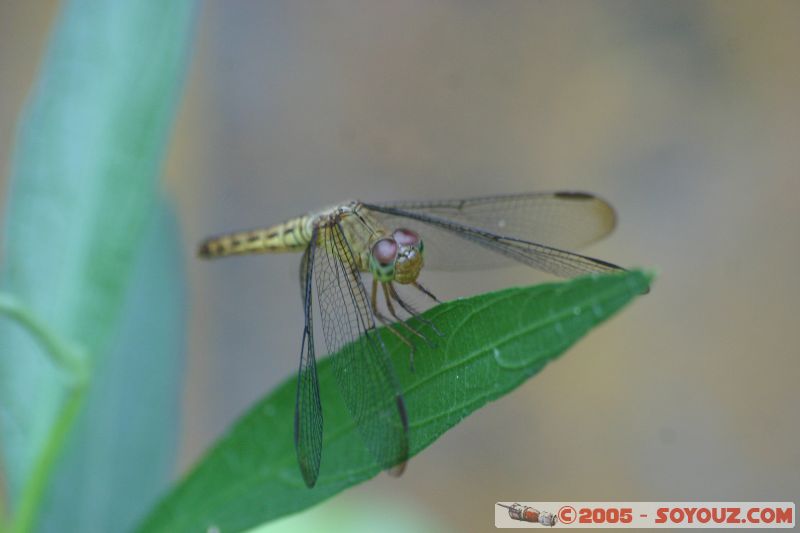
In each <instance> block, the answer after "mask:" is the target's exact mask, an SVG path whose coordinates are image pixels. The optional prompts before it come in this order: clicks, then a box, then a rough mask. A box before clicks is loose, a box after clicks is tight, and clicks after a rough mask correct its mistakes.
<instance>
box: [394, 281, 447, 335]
mask: <svg viewBox="0 0 800 533" xmlns="http://www.w3.org/2000/svg"><path fill="white" fill-rule="evenodd" d="M389 293H390V294H391V296H392V298H393V299H394V301H395V302H397V303H398V304H400V307H402V308H403V309H404V310H405V312H406V313H408V314H409V315H411V316H413V317H414V318H416V319H417V320H419V321H420V322H422V323H423V324H425V325H426V326H428V327H429V328H431V329H432V330H433V332H434V333H436V334H437V335H438V336H440V337H444V333H442V332H441V331H439V328H437V327H436V324H434V323H433V322H432V321H430V320H428V319H427V318H424V317H422V316H420V314H419V311H417V310H416V309H414V307H413V306H412V305H411V304H409V303H408V302H406V301H404V300H403V299H402V298H400V294H398V293H397V290H396V289H395V288H394V285H390V286H389ZM437 301H438V300H437Z"/></svg>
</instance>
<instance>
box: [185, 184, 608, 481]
mask: <svg viewBox="0 0 800 533" xmlns="http://www.w3.org/2000/svg"><path fill="white" fill-rule="evenodd" d="M615 225H616V215H615V212H614V209H613V208H612V207H611V205H609V203H608V202H606V201H605V200H603V199H601V198H599V197H597V196H595V195H593V194H590V193H585V192H575V191H560V192H544V193H541V192H537V193H527V194H512V195H500V196H486V197H480V198H466V199H455V200H434V201H410V202H393V203H367V202H361V201H357V200H353V201H347V202H343V203H340V204H337V205H334V206H332V207H328V208H325V209H321V210H319V211H315V212H311V213H307V214H305V215H302V216H299V217H296V218H292V219H290V220H287V221H285V222H283V223H281V224H277V225H274V226H271V227H267V228H262V229H253V230H246V231H236V232H231V233H226V234H223V235H218V236H214V237H209V238H207V239H205V240H204V241H202V242H201V243H200V245H199V247H198V255H199V256H200V257H202V258H218V257H226V256H235V255H242V254H257V253H271V252H300V253H302V259H301V261H300V292H301V296H302V303H303V314H304V318H305V321H304V326H303V336H302V342H301V349H300V367H299V371H298V376H297V392H296V402H295V415H294V444H295V450H296V454H297V461H298V464H299V467H300V472H301V474H302V477H303V480H304V481H305V484H306V485H307V486H308V487H309V488H311V487H313V486H314V485H315V483H316V482H317V478H318V476H319V470H320V464H321V460H322V435H323V417H322V403H321V400H320V389H319V376H318V374H317V364H316V358H317V351H316V344H315V337H314V315H315V313H314V301H315V300H316V308H317V309H318V312H317V317H318V318H319V320H320V321H321V322H322V332H323V337H324V339H325V345H326V347H327V350H328V353H330V354H332V366H333V372H334V374H335V376H336V382H337V384H338V389H339V391H340V393H341V395H342V398H343V400H344V403H345V405H346V407H347V410H348V411H349V414H350V416H351V417H352V418H353V420H354V422H355V426H356V427H357V428H358V432H359V433H360V435H361V437H362V440H363V442H364V444H365V445H366V447H367V448H368V449H369V452H370V453H371V455H372V457H373V458H374V459H375V461H376V462H377V463H378V465H380V466H381V467H382V468H383V469H385V470H388V471H389V472H390V473H394V474H397V475H399V474H400V473H402V471H403V468H404V467H405V464H406V461H407V460H408V456H409V426H408V414H407V412H406V406H405V401H404V398H403V392H402V389H401V386H400V383H399V381H398V378H397V374H396V370H395V367H394V366H393V363H392V361H391V359H390V356H389V354H388V351H387V349H386V346H385V344H384V341H383V338H382V337H381V334H380V330H379V329H378V326H379V325H382V326H385V331H387V332H388V334H392V335H395V336H396V337H398V338H399V339H400V340H401V341H402V342H403V343H405V344H406V345H407V346H408V347H409V356H410V364H411V365H412V366H411V368H412V370H413V354H414V345H415V344H414V343H415V342H417V341H419V340H420V339H422V340H423V341H427V340H428V336H427V335H425V334H424V333H422V332H420V331H419V329H417V328H415V327H412V326H410V325H409V324H408V323H407V322H406V321H404V320H403V319H402V318H401V310H402V312H403V313H405V315H404V316H406V317H410V316H415V317H418V318H419V320H421V321H422V323H423V324H427V325H429V326H431V328H432V330H433V331H434V332H435V333H436V334H438V335H441V332H440V331H439V330H438V329H437V328H436V327H435V324H433V323H432V322H430V321H428V320H426V319H425V318H424V317H421V316H419V315H420V312H419V311H418V307H417V306H416V305H415V304H414V303H412V302H411V301H409V300H408V297H407V296H404V295H403V294H402V293H401V291H400V290H398V289H399V288H403V287H405V288H404V290H405V291H408V290H411V291H413V292H416V293H419V295H420V297H422V298H425V299H428V300H430V301H432V302H438V301H439V300H438V299H437V298H436V296H435V295H434V294H433V293H432V292H431V291H429V290H428V289H427V288H426V287H425V286H423V285H422V283H421V282H420V280H419V278H420V274H421V273H422V271H423V270H424V269H431V270H444V271H462V270H476V269H487V268H495V267H501V266H507V265H511V264H514V263H522V264H525V265H528V266H530V267H533V268H534V269H537V270H540V271H543V272H546V273H549V274H553V275H556V276H559V277H567V278H569V277H574V276H578V275H582V274H588V273H594V272H618V271H623V270H624V269H623V268H622V267H620V266H617V265H615V264H612V263H609V262H606V261H603V260H600V259H595V258H592V257H588V256H585V255H580V254H577V253H574V252H572V251H568V250H569V249H574V248H580V247H582V246H586V245H588V244H591V243H593V242H595V241H597V240H599V239H601V238H602V237H604V236H606V235H608V234H609V233H610V232H611V231H612V230H613V229H614V226H615ZM370 278H371V279H370ZM381 295H382V301H383V305H382V306H381V304H380V302H379V296H381Z"/></svg>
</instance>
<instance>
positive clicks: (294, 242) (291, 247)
mask: <svg viewBox="0 0 800 533" xmlns="http://www.w3.org/2000/svg"><path fill="white" fill-rule="evenodd" d="M308 218H309V217H307V216H303V217H298V218H293V219H291V220H287V221H286V222H284V223H282V224H277V225H275V226H271V227H269V228H263V229H254V230H248V231H237V232H234V233H227V234H225V235H218V236H216V237H209V238H208V239H206V240H204V241H203V242H201V243H200V246H199V247H198V249H197V255H199V256H200V257H205V258H214V257H225V256H228V255H243V254H260V253H276V252H299V251H302V250H303V249H304V248H305V247H306V246H308V243H309V241H310V240H311V235H310V234H309V232H308V230H307V227H308Z"/></svg>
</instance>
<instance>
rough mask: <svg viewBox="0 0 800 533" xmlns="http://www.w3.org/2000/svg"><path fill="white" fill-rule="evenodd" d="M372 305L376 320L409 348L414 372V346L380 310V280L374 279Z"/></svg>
mask: <svg viewBox="0 0 800 533" xmlns="http://www.w3.org/2000/svg"><path fill="white" fill-rule="evenodd" d="M370 304H371V305H372V313H373V314H374V315H375V318H377V319H378V321H379V322H380V323H381V324H383V325H384V326H386V329H388V330H389V331H391V332H392V333H393V334H394V336H395V337H397V338H398V339H400V341H401V342H402V343H403V344H405V345H406V346H408V349H409V354H410V355H409V357H410V358H411V369H412V370H413V369H414V345H413V344H412V343H411V341H410V340H408V339H406V338H405V337H403V335H402V334H401V333H400V332H399V331H398V330H397V328H395V327H394V324H393V323H392V321H391V320H389V318H387V317H386V316H384V315H383V313H381V311H380V309H378V280H377V279H374V278H373V280H372V295H371V298H370Z"/></svg>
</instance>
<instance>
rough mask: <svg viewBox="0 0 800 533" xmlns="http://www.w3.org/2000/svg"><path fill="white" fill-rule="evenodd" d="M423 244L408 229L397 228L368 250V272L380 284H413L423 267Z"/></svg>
mask: <svg viewBox="0 0 800 533" xmlns="http://www.w3.org/2000/svg"><path fill="white" fill-rule="evenodd" d="M423 249H424V247H423V244H422V239H420V237H419V235H418V234H417V233H416V232H414V231H411V230H410V229H405V228H397V229H396V230H394V231H393V232H392V234H391V235H390V236H384V237H381V238H380V239H378V240H377V241H375V243H374V244H373V245H372V247H371V248H370V254H369V270H370V273H371V274H372V275H373V276H374V277H375V279H377V280H378V281H380V282H388V281H396V282H397V283H402V284H406V283H413V282H415V281H416V280H417V277H419V273H420V270H422V265H423V258H422V255H423Z"/></svg>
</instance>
